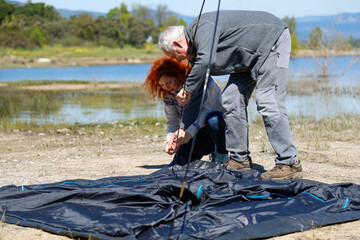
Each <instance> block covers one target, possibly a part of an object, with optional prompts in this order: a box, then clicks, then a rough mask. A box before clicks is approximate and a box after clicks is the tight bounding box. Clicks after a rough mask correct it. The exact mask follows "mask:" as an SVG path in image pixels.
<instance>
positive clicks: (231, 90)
mask: <svg viewBox="0 0 360 240" xmlns="http://www.w3.org/2000/svg"><path fill="white" fill-rule="evenodd" d="M290 51H291V37H290V33H289V31H288V29H285V30H284V32H283V33H282V35H281V36H280V37H279V39H278V40H277V42H276V43H275V45H274V47H273V48H272V51H271V52H270V54H269V56H268V58H267V60H266V61H265V62H264V64H263V65H262V67H261V68H260V69H259V75H258V80H257V81H255V80H254V79H252V77H251V75H250V73H248V72H244V73H236V74H231V75H230V78H229V81H228V83H227V85H226V87H225V89H224V91H223V94H222V103H223V108H224V109H223V111H224V118H225V122H226V125H227V130H226V149H227V150H228V151H229V154H230V158H231V159H233V160H236V161H239V162H242V161H244V160H247V159H248V156H249V154H250V152H249V136H248V134H249V132H248V113H247V106H248V102H249V99H250V97H251V94H252V92H253V91H254V88H255V87H256V90H255V93H256V105H257V110H258V111H259V113H260V114H261V116H262V118H263V120H264V124H265V128H266V133H267V136H268V138H269V141H270V143H271V145H272V147H273V149H274V151H275V153H276V154H277V157H276V159H275V164H286V165H291V164H294V163H296V155H297V149H296V147H295V145H294V144H293V139H292V134H291V129H290V125H289V120H288V118H287V116H286V108H285V95H286V78H287V72H288V67H289V60H290Z"/></svg>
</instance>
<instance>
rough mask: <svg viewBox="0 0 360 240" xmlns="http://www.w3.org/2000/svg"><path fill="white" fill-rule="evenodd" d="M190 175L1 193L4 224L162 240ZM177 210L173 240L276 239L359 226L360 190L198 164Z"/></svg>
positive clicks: (169, 171)
mask: <svg viewBox="0 0 360 240" xmlns="http://www.w3.org/2000/svg"><path fill="white" fill-rule="evenodd" d="M184 174H185V167H180V166H174V167H169V168H168V167H166V168H163V169H161V170H159V171H156V172H154V173H153V174H150V175H140V176H122V177H112V178H104V179H99V180H83V179H77V180H68V181H63V182H57V183H50V184H40V185H30V186H5V187H2V188H0V209H1V214H5V219H4V221H5V222H8V223H14V224H18V225H21V226H29V227H36V228H41V229H44V230H46V231H49V232H52V233H56V234H61V235H68V236H72V237H84V238H88V237H89V236H91V238H94V239H111V238H119V237H121V238H125V239H159V238H166V237H167V236H168V233H169V229H170V226H171V222H172V219H173V218H174V207H175V206H176V202H177V200H178V196H179V191H180V189H181V184H182V180H183V176H184ZM187 179H188V180H187V183H186V187H185V192H184V195H183V197H182V199H181V204H180V205H179V206H178V207H179V209H178V213H177V215H176V220H175V225H174V229H173V232H172V238H174V239H188V238H194V239H231V238H236V239H249V238H265V237H271V236H278V235H282V234H286V233H291V232H296V231H304V230H307V229H312V228H314V227H320V226H325V225H329V224H334V223H341V222H346V221H352V220H357V219H360V186H359V185H356V184H353V183H338V184H325V183H320V182H316V181H310V180H305V179H297V180H283V181H275V180H261V179H260V178H259V172H257V171H255V170H247V171H232V170H230V169H226V168H224V167H223V166H222V165H217V164H215V163H211V162H204V161H195V162H193V163H191V165H190V167H189V172H188V177H187Z"/></svg>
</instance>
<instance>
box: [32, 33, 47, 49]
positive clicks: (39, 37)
mask: <svg viewBox="0 0 360 240" xmlns="http://www.w3.org/2000/svg"><path fill="white" fill-rule="evenodd" d="M30 39H31V40H32V41H33V42H34V43H35V44H36V45H37V46H39V47H41V46H43V45H44V44H45V43H46V36H45V34H44V33H43V32H41V31H40V30H39V29H38V28H34V29H33V30H31V31H30Z"/></svg>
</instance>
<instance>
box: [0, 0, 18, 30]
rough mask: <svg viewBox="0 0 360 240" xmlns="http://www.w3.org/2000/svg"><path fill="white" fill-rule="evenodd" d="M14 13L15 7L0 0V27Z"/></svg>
mask: <svg viewBox="0 0 360 240" xmlns="http://www.w3.org/2000/svg"><path fill="white" fill-rule="evenodd" d="M14 11H15V5H14V4H11V3H7V2H5V0H0V25H1V23H2V21H4V20H5V18H6V17H8V16H10V15H11V14H12V13H13V12H14Z"/></svg>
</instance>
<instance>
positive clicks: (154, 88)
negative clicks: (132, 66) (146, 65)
mask: <svg viewBox="0 0 360 240" xmlns="http://www.w3.org/2000/svg"><path fill="white" fill-rule="evenodd" d="M186 68H187V63H185V62H178V61H176V60H175V59H172V58H169V57H162V58H160V59H158V60H156V61H155V62H154V63H153V65H152V66H151V68H150V70H149V73H148V76H147V78H146V80H145V82H144V87H145V88H146V89H148V91H149V95H150V97H151V98H152V99H156V98H158V99H159V100H160V99H162V98H163V97H165V96H166V95H167V93H168V91H166V90H165V89H162V87H161V86H160V84H159V80H160V78H161V77H162V76H163V75H165V76H169V77H176V78H177V79H179V81H180V82H181V86H182V85H183V84H184V83H185V80H186V76H185V75H186ZM190 69H191V68H190V66H189V72H190Z"/></svg>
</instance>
